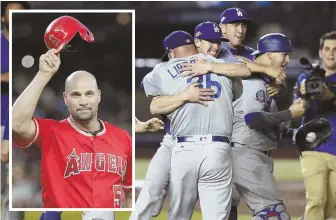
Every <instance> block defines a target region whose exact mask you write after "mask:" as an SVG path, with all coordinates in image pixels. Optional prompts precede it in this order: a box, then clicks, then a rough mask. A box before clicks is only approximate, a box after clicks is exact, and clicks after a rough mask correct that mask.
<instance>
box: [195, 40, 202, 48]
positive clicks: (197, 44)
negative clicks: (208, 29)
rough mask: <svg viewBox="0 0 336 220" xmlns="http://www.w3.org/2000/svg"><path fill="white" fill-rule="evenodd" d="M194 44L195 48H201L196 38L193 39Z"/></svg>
mask: <svg viewBox="0 0 336 220" xmlns="http://www.w3.org/2000/svg"><path fill="white" fill-rule="evenodd" d="M194 43H195V46H196V48H199V47H200V46H201V41H200V39H198V38H195V39H194Z"/></svg>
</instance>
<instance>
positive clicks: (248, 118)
mask: <svg viewBox="0 0 336 220" xmlns="http://www.w3.org/2000/svg"><path fill="white" fill-rule="evenodd" d="M244 120H245V124H246V125H247V126H248V127H249V128H250V129H258V128H260V125H261V123H262V122H261V121H262V120H261V117H260V114H259V112H252V113H248V114H246V115H245V116H244Z"/></svg>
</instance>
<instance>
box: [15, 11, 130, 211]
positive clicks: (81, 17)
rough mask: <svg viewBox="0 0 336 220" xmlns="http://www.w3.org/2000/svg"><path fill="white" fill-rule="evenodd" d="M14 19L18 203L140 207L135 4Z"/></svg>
mask: <svg viewBox="0 0 336 220" xmlns="http://www.w3.org/2000/svg"><path fill="white" fill-rule="evenodd" d="M64 16H65V17H64ZM10 21H11V22H10V25H9V33H10V35H9V39H10V41H9V42H10V44H9V46H10V52H9V62H10V67H9V72H10V82H11V83H10V88H9V89H10V92H11V95H10V103H11V104H12V105H13V106H10V111H9V112H10V116H9V120H10V126H9V129H10V137H9V139H10V140H9V141H10V147H9V158H10V160H9V179H8V183H9V210H10V211H51V210H54V211H55V210H58V211H75V210H76V211H93V210H94V211H132V210H133V208H134V205H135V189H134V179H135V174H134V172H135V168H134V166H135V163H134V159H135V156H134V153H135V149H134V120H133V118H134V112H135V110H134V91H133V90H134V89H133V88H134V72H135V70H134V68H135V65H134V59H135V10H10Z"/></svg>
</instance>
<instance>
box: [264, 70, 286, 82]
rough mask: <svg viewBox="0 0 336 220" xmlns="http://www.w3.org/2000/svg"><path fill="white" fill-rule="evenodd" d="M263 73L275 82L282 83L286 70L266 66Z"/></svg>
mask: <svg viewBox="0 0 336 220" xmlns="http://www.w3.org/2000/svg"><path fill="white" fill-rule="evenodd" d="M265 74H266V75H268V76H270V77H272V78H274V79H276V83H277V84H283V83H284V82H285V80H286V72H285V70H284V69H280V68H273V67H266V68H265Z"/></svg>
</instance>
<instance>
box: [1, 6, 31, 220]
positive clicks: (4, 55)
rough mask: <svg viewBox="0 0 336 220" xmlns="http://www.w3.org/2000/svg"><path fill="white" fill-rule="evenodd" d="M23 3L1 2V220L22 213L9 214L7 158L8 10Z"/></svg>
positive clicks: (17, 219)
mask: <svg viewBox="0 0 336 220" xmlns="http://www.w3.org/2000/svg"><path fill="white" fill-rule="evenodd" d="M29 8H30V6H29V4H28V2H25V1H8V2H4V1H1V27H2V31H1V134H0V136H1V139H0V140H1V194H2V196H3V197H2V201H1V219H3V220H9V219H10V220H21V219H23V215H24V213H23V212H9V201H8V199H9V197H8V183H7V179H8V171H7V166H8V159H9V158H8V157H9V79H10V76H9V15H10V13H9V10H22V9H29Z"/></svg>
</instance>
